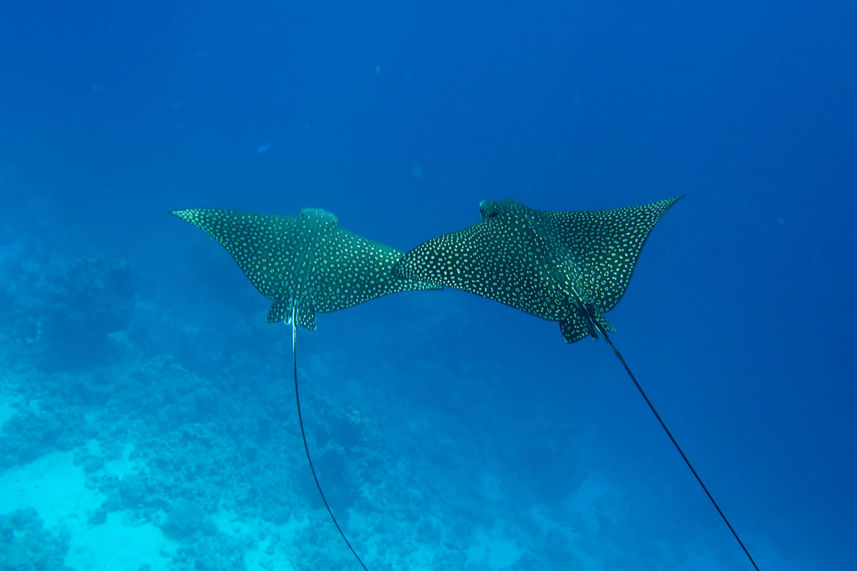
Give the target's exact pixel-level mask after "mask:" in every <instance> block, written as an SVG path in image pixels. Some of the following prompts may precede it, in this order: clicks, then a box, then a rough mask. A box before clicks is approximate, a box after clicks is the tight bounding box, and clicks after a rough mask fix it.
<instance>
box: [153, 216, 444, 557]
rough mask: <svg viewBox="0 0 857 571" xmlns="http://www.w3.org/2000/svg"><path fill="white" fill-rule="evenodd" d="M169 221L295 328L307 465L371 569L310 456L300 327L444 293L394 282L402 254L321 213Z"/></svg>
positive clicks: (274, 318)
mask: <svg viewBox="0 0 857 571" xmlns="http://www.w3.org/2000/svg"><path fill="white" fill-rule="evenodd" d="M170 214H173V215H175V216H177V217H179V218H181V219H182V220H185V221H186V222H189V223H191V224H193V225H194V226H196V227H197V228H199V229H201V230H203V231H204V232H206V233H207V234H208V235H210V236H211V237H212V238H214V239H215V240H217V241H218V242H219V243H220V245H221V246H223V247H224V248H225V249H226V251H228V252H229V253H230V254H231V255H232V257H233V258H234V259H235V261H236V262H237V264H238V266H239V267H240V268H241V270H242V271H243V272H244V275H245V276H247V279H249V280H250V282H251V283H252V284H253V285H254V286H255V287H256V289H257V290H259V292H260V293H261V294H262V295H264V296H265V297H267V298H269V299H271V300H273V302H274V303H273V304H272V305H271V308H270V310H269V311H268V318H267V319H268V322H269V323H275V322H280V321H285V322H286V323H288V324H290V325H291V326H292V364H293V376H294V385H295V401H296V404H297V411H298V422H299V424H300V428H301V438H302V439H303V443H304V451H305V452H306V457H307V462H308V464H309V467H310V471H311V472H312V477H313V480H314V481H315V485H316V487H317V488H318V493H319V495H320V496H321V500H322V502H323V503H324V507H325V508H326V509H327V513H328V515H330V519H331V520H332V521H333V524H334V526H336V530H337V531H338V532H339V535H340V536H341V537H342V539H343V540H344V541H345V544H346V545H347V546H348V549H349V550H350V551H351V553H352V554H353V555H354V557H355V558H356V559H357V561H358V563H360V565H361V566H362V567H363V569H366V565H365V564H364V563H363V561H362V559H360V556H359V555H358V554H357V552H356V551H355V549H354V547H352V545H351V542H350V541H348V538H347V537H346V536H345V533H344V532H343V531H342V528H341V527H340V526H339V522H337V521H336V517H334V515H333V511H332V510H331V508H330V505H329V504H328V503H327V498H325V496H324V492H323V491H322V489H321V484H320V483H319V481H318V476H317V475H316V472H315V467H314V466H313V463H312V458H311V457H310V453H309V446H308V445H307V440H306V433H305V432H304V424H303V417H302V415H301V401H300V393H299V391H298V364H297V351H296V338H297V325H298V324H300V325H302V326H304V327H306V328H307V329H312V330H315V329H316V320H315V314H316V312H329V311H337V310H339V309H345V308H348V307H351V306H353V305H357V304H358V303H363V302H364V301H369V300H370V299H374V298H376V297H380V296H382V295H387V294H391V293H397V292H401V291H409V290H422V289H440V288H439V287H438V286H435V285H432V284H429V283H423V282H421V281H414V280H411V279H408V278H402V277H397V276H395V275H393V273H392V269H393V265H394V264H395V263H396V262H397V261H398V260H399V258H401V257H402V253H401V252H399V251H398V250H395V249H393V248H391V247H389V246H386V245H384V244H381V243H379V242H375V241H372V240H369V239H367V238H364V237H362V236H358V235H357V234H354V233H353V232H349V231H348V230H345V229H343V228H340V227H339V225H338V221H337V218H336V216H334V215H333V214H331V213H329V212H326V211H324V210H321V209H313V208H307V209H304V210H302V211H301V212H300V214H299V215H298V216H272V215H266V214H253V213H249V212H237V211H234V210H221V209H205V208H194V209H189V210H173V211H171V212H170Z"/></svg>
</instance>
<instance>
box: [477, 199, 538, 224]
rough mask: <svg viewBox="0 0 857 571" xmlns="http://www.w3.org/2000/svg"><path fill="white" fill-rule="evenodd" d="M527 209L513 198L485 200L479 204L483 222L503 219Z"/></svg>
mask: <svg viewBox="0 0 857 571" xmlns="http://www.w3.org/2000/svg"><path fill="white" fill-rule="evenodd" d="M526 208H527V207H526V206H524V205H523V204H521V203H520V202H518V201H517V200H513V199H511V198H505V199H503V200H483V201H481V202H480V203H479V213H480V214H481V215H482V219H483V220H487V219H492V218H503V217H506V216H510V215H513V214H515V213H518V212H521V210H523V209H526Z"/></svg>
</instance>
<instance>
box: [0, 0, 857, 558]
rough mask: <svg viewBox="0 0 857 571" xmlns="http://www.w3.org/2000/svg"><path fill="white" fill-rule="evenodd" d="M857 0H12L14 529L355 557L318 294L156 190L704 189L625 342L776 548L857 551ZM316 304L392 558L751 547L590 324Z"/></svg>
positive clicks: (483, 308) (164, 548) (658, 235)
mask: <svg viewBox="0 0 857 571" xmlns="http://www.w3.org/2000/svg"><path fill="white" fill-rule="evenodd" d="M855 22H857V5H853V4H851V3H846V2H839V3H822V4H819V3H810V2H798V1H795V0H787V1H785V2H755V3H750V4H748V3H746V2H741V3H739V2H722V3H717V4H711V5H706V6H700V5H698V3H697V4H693V3H686V2H677V1H671V2H655V3H640V4H639V5H636V4H633V3H628V2H625V3H619V2H608V3H602V2H546V3H541V4H538V5H536V6H533V5H530V4H524V3H515V2H502V3H496V2H420V3H401V2H362V3H350V2H348V3H337V2H315V3H291V2H286V3H282V2H270V1H253V2H247V3H237V2H235V3H231V2H194V1H184V2H178V3H175V2H172V3H164V2H157V1H155V2H149V3H145V4H129V3H121V2H98V1H96V2H85V3H82V4H81V3H77V4H62V3H41V2H34V3H25V2H21V3H14V4H11V3H7V5H4V7H3V8H2V10H0V198H2V208H0V276H2V279H0V302H2V303H0V324H2V325H0V336H2V343H0V363H2V367H0V371H2V376H0V383H2V384H0V422H2V424H1V425H0V566H3V567H4V568H9V569H61V568H71V569H143V568H146V569H152V570H155V569H239V568H242V567H243V568H247V569H355V568H357V566H356V563H355V561H354V560H353V559H352V557H351V555H350V554H349V552H348V551H347V549H346V547H345V546H344V544H343V543H342V541H341V539H340V538H339V537H338V535H337V534H336V531H335V529H334V527H333V526H332V524H331V522H330V521H329V520H328V519H327V515H326V513H325V512H324V509H323V506H322V504H321V502H320V500H319V499H318V496H317V492H316V490H315V487H314V484H313V482H312V479H311V476H310V473H309V470H308V468H307V466H306V462H305V458H304V457H303V449H302V444H301V441H300V433H299V429H298V425H297V419H296V413H295V410H294V395H293V392H292V388H291V378H290V372H291V353H290V351H291V347H290V341H291V336H290V329H289V328H288V327H284V326H282V325H269V324H266V323H265V314H266V312H267V309H268V305H269V303H268V302H267V300H265V299H264V298H263V297H262V296H261V295H259V294H258V293H257V292H256V291H255V290H254V289H253V287H252V286H251V285H250V284H249V283H248V282H247V280H246V279H245V277H244V276H243V275H242V274H241V272H240V271H239V270H238V268H237V266H236V265H235V264H234V262H233V261H232V260H231V259H230V257H229V256H228V255H227V254H226V252H224V251H223V250H222V248H220V246H218V245H217V244H216V243H215V242H214V241H212V240H210V239H209V238H208V237H207V236H205V235H204V234H203V233H201V232H199V231H197V230H195V229H193V228H191V227H189V226H187V225H186V224H184V223H182V222H180V221H178V220H176V219H175V218H172V217H170V216H167V214H166V212H167V211H168V210H170V209H174V208H192V207H219V208H234V209H240V210H249V211H257V212H265V213H275V214H296V213H297V212H298V211H299V210H300V209H302V208H304V207H320V208H324V209H327V210H329V211H331V212H333V213H335V214H336V215H337V217H338V218H339V221H340V225H341V226H343V227H344V228H347V229H349V230H352V231H354V232H357V233H359V234H362V235H365V236H366V237H369V238H372V239H375V240H379V241H382V242H384V243H387V244H390V245H392V246H394V247H396V248H399V249H401V250H403V251H406V250H409V249H410V248H412V247H414V246H416V245H417V244H419V243H421V242H422V241H424V240H426V239H428V238H430V237H432V236H435V235H438V234H441V233H445V232H449V231H453V230H457V229H459V228H463V227H465V226H467V225H470V224H472V223H475V222H476V221H477V220H478V219H479V212H478V204H479V201H480V200H483V199H498V198H506V197H510V198H515V199H517V200H520V201H521V202H523V203H525V204H527V205H528V206H531V207H533V208H539V209H557V210H572V209H575V210H576V209H591V208H612V207H619V206H626V205H630V204H641V203H645V202H650V201H654V200H660V199H663V198H667V197H670V196H674V195H678V194H686V195H687V196H686V198H685V199H683V200H682V201H681V202H680V203H678V204H677V205H676V206H675V207H674V208H673V210H672V211H670V212H669V213H668V214H667V215H666V216H665V217H664V219H663V220H662V221H661V222H660V223H659V225H658V226H657V227H656V228H655V230H654V232H653V233H652V236H651V238H650V240H649V241H648V243H647V245H646V247H645V249H644V250H643V253H642V255H641V257H640V261H639V264H638V266H637V269H636V272H635V275H634V278H633V280H632V282H631V285H630V288H629V290H628V292H627V294H626V295H625V297H624V298H623V300H622V301H621V303H620V304H619V305H618V307H617V308H616V309H615V310H614V311H613V312H611V313H610V315H609V317H610V319H611V322H612V323H613V324H614V325H615V326H616V328H617V329H618V331H617V333H616V334H615V335H613V340H614V342H615V343H616V344H617V346H618V347H619V349H620V350H621V351H622V352H623V353H624V355H625V358H626V359H627V360H628V362H629V364H630V366H631V368H632V369H633V370H634V371H635V373H636V375H637V377H638V378H639V379H640V381H641V383H642V384H643V386H644V387H645V388H646V390H647V391H648V393H649V396H650V397H651V398H652V400H653V401H654V403H655V405H656V406H657V407H658V409H659V411H660V413H661V415H662V416H663V418H664V420H665V421H666V422H667V424H668V425H669V426H670V428H671V430H672V431H673V433H674V434H675V436H676V438H677V439H678V441H679V442H680V443H681V444H682V446H683V447H684V449H685V451H686V452H687V454H688V455H689V457H690V458H691V460H692V461H693V462H694V464H695V466H696V468H697V469H698V471H699V473H700V475H701V476H702V478H703V479H704V480H705V482H706V484H707V485H708V487H709V488H710V490H711V492H712V493H713V494H714V496H715V497H716V498H717V499H718V501H719V502H720V505H721V507H722V508H723V509H724V511H725V512H726V514H727V515H728V517H729V518H730V520H731V522H732V523H733V524H734V526H735V528H736V530H737V531H738V532H739V533H740V534H741V536H742V538H743V539H744V541H745V543H746V544H747V546H748V548H749V549H750V551H751V552H752V553H753V556H754V557H755V559H756V561H757V562H758V564H759V567H760V568H761V569H766V570H816V569H840V570H846V569H855V568H857V554H855V551H854V550H853V547H852V542H853V536H854V533H855V530H857V494H855V492H854V490H853V484H854V482H855V481H857V455H856V454H855V450H857V429H855V427H854V422H853V418H854V414H853V410H854V408H855V405H857V389H855V385H854V379H855V374H854V371H855V365H857V359H855V352H854V350H853V347H852V345H853V343H854V340H855V319H857V312H855V303H854V300H853V296H852V292H851V288H850V283H851V281H853V279H854V277H855V275H857V268H855V259H857V258H855V248H854V244H855V243H857V230H855V226H854V225H853V222H852V221H853V217H854V212H855V211H857V198H855V188H857V166H855V165H857V163H855V156H857V153H856V151H857V141H855V133H857V104H855V101H857V40H855V37H854V34H853V29H854V24H855ZM318 325H319V327H318V330H317V331H315V332H310V331H306V330H300V331H298V340H297V343H298V356H299V366H300V376H301V383H302V399H303V409H304V415H305V422H306V428H307V432H308V438H309V445H310V448H311V450H312V451H313V454H314V457H315V460H316V467H317V469H318V473H319V478H320V480H321V482H322V485H323V486H324V487H325V491H326V493H327V495H328V499H329V500H330V503H331V505H332V508H333V510H334V512H335V513H336V514H337V516H338V518H339V520H340V522H341V523H342V525H343V528H344V529H345V531H346V532H347V534H348V536H349V538H350V540H351V542H352V543H353V544H354V546H355V548H356V549H357V551H358V552H359V553H360V554H361V556H362V557H363V559H364V561H366V563H367V565H368V566H369V567H370V568H371V569H470V570H492V571H493V570H503V569H522V570H529V569H580V570H587V571H589V570H602V569H603V570H613V569H629V570H637V569H640V570H643V569H646V570H651V569H693V570H715V569H717V570H719V569H749V568H750V566H749V563H748V561H747V559H746V558H745V557H744V555H743V553H742V552H741V551H740V548H739V546H738V545H737V543H736V542H735V541H734V539H733V538H732V537H731V535H730V534H729V532H728V530H727V529H726V528H725V526H724V525H723V522H722V521H721V520H720V519H719V516H718V515H717V513H716V512H715V511H714V509H713V508H712V506H711V505H710V504H709V503H708V500H707V499H706V498H705V496H704V494H703V493H702V491H701V490H700V489H699V487H698V485H697V484H696V482H695V481H694V480H693V478H692V476H691V474H690V473H689V472H688V470H687V468H686V467H685V466H684V464H683V463H682V462H681V459H680V458H679V457H678V455H677V454H676V452H675V450H674V449H673V448H672V446H671V444H670V443H669V441H668V440H667V438H666V436H665V435H664V434H663V432H662V431H661V429H660V427H659V426H658V425H657V422H656V421H655V419H654V418H653V417H652V415H651V413H650V412H649V411H648V410H647V409H646V407H645V403H644V402H643V401H642V399H640V396H639V394H638V393H637V392H636V390H635V389H634V387H633V385H632V384H631V382H630V380H629V379H628V378H627V376H626V374H625V372H624V370H623V369H622V368H621V365H620V364H619V363H618V362H617V361H616V359H615V358H614V357H613V355H612V354H611V352H610V350H609V349H608V347H607V346H606V345H605V344H604V343H602V342H596V341H593V340H591V339H585V340H582V341H581V342H579V343H576V344H573V345H566V344H564V343H563V342H562V339H561V336H560V334H559V330H558V327H557V325H556V323H551V322H547V321H542V320H539V319H537V318H535V317H532V316H529V315H526V314H524V313H522V312H518V311H516V310H513V309H511V308H508V307H506V306H503V305H500V304H498V303H495V302H490V301H487V300H484V299H481V298H479V297H477V296H473V295H470V294H466V293H462V292H457V291H454V290H449V289H447V290H445V291H443V292H412V293H406V294H399V295H395V296H389V297H385V298H380V299H376V300H373V301H371V302H369V303H366V304H363V305H360V306H357V307H354V308H351V309H349V310H347V311H341V312H336V313H330V314H321V315H319V316H318Z"/></svg>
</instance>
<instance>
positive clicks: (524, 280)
mask: <svg viewBox="0 0 857 571" xmlns="http://www.w3.org/2000/svg"><path fill="white" fill-rule="evenodd" d="M679 198H681V197H675V198H670V199H668V200H662V201H660V202H653V203H651V204H646V205H643V206H634V207H629V208H616V209H610V210H584V211H565V212H563V211H551V210H533V209H532V208H528V207H526V206H524V205H523V204H521V203H520V202H517V201H515V200H499V201H490V202H483V203H482V204H480V206H479V210H480V212H481V213H482V219H481V220H480V221H479V222H477V223H476V224H474V225H473V226H469V227H468V228H465V229H463V230H459V231H458V232H452V233H450V234H444V235H442V236H438V237H436V238H432V239H431V240H429V241H427V242H424V243H423V244H421V245H419V246H417V247H416V248H414V249H413V250H411V251H410V252H408V253H407V254H406V255H405V256H404V257H403V258H402V259H401V261H399V262H398V263H397V264H396V266H395V272H396V273H397V274H398V275H400V276H402V277H406V278H410V279H416V280H425V281H430V282H432V283H437V284H440V285H445V286H449V287H454V288H457V289H461V290H464V291H468V292H471V293H475V294H477V295H481V296H482V297H486V298H488V299H493V300H495V301H499V302H500V303H504V304H506V305H510V306H512V307H514V308H517V309H520V310H522V311H526V312H527V313H530V314H532V315H535V316H537V317H541V318H542V319H548V320H552V321H559V322H560V328H561V331H562V335H563V338H564V339H565V341H566V342H568V343H572V342H575V341H578V340H580V339H581V338H583V337H585V336H586V335H592V336H594V337H597V328H596V327H594V323H592V321H593V319H594V321H596V322H597V323H598V325H600V326H601V327H602V328H604V329H605V330H607V331H613V330H614V329H613V327H612V326H611V325H610V323H609V322H608V321H607V318H606V317H605V316H604V314H605V313H606V312H608V311H610V310H611V309H613V308H614V307H615V306H616V304H617V303H618V302H619V300H620V299H621V298H622V295H623V294H624V293H625V290H626V289H627V287H628V283H629V282H630V280H631V274H632V273H633V272H634V266H635V265H636V263H637V257H638V256H639V254H640V251H641V250H642V248H643V245H644V244H645V242H646V239H647V238H648V236H649V233H650V232H651V231H652V228H654V226H655V224H656V223H657V221H658V220H659V219H660V217H661V216H662V215H663V214H664V213H665V212H666V211H667V210H669V209H670V207H671V206H672V205H673V204H675V202H676V201H677V200H678V199H679ZM590 316H592V318H590Z"/></svg>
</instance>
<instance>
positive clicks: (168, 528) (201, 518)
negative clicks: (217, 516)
mask: <svg viewBox="0 0 857 571" xmlns="http://www.w3.org/2000/svg"><path fill="white" fill-rule="evenodd" d="M161 530H162V531H163V532H164V533H165V534H167V535H168V536H169V537H171V538H173V539H177V540H179V541H185V540H188V539H190V538H191V537H193V536H194V535H198V534H199V535H213V534H214V533H215V532H216V531H217V528H216V527H215V525H214V522H212V521H211V518H209V517H208V514H207V513H205V509H204V508H203V507H202V505H200V504H198V503H196V502H192V501H188V500H176V501H175V502H173V503H172V504H171V505H170V506H169V507H168V508H167V517H166V519H165V520H164V522H163V523H162V524H161Z"/></svg>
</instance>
